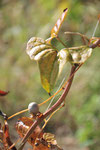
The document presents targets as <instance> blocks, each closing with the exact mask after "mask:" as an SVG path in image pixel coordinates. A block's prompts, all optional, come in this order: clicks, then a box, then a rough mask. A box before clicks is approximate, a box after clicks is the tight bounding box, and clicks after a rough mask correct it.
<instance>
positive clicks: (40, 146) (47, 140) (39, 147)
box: [34, 133, 62, 150]
mask: <svg viewBox="0 0 100 150" xmlns="http://www.w3.org/2000/svg"><path fill="white" fill-rule="evenodd" d="M34 150H62V149H61V148H60V147H59V146H58V145H57V141H56V139H55V135H54V134H51V133H44V134H43V137H42V138H37V139H36V143H35V146H34Z"/></svg>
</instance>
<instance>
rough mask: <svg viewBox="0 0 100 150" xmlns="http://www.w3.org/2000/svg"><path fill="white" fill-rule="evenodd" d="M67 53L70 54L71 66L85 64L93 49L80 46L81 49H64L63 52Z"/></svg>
mask: <svg viewBox="0 0 100 150" xmlns="http://www.w3.org/2000/svg"><path fill="white" fill-rule="evenodd" d="M64 50H65V51H66V53H68V52H69V57H67V59H68V58H69V62H70V63H71V64H80V63H84V62H85V61H86V60H87V59H88V58H89V57H90V56H91V53H92V48H89V47H88V46H80V47H72V48H67V49H66V48H64V49H63V51H64Z"/></svg>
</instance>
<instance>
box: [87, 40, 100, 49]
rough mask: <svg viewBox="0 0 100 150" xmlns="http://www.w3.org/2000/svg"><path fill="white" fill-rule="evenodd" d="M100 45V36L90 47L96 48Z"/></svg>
mask: <svg viewBox="0 0 100 150" xmlns="http://www.w3.org/2000/svg"><path fill="white" fill-rule="evenodd" d="M99 45H100V38H99V39H98V40H97V41H96V42H95V43H93V44H90V45H89V47H90V48H93V49H94V48H96V47H97V46H99Z"/></svg>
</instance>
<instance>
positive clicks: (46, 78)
mask: <svg viewBox="0 0 100 150" xmlns="http://www.w3.org/2000/svg"><path fill="white" fill-rule="evenodd" d="M27 54H28V55H29V56H30V58H31V59H33V60H36V61H37V62H38V65H39V70H40V76H41V82H42V86H43V88H44V89H45V90H46V91H47V92H48V93H49V92H50V91H51V90H52V88H53V87H54V85H55V82H56V79H57V76H58V72H59V63H58V57H57V49H55V48H53V46H52V45H51V44H48V43H47V42H46V41H45V40H43V39H42V38H36V37H33V38H31V39H30V40H29V41H28V44H27Z"/></svg>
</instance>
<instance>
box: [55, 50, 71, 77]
mask: <svg viewBox="0 0 100 150" xmlns="http://www.w3.org/2000/svg"><path fill="white" fill-rule="evenodd" d="M57 56H58V57H59V59H58V61H59V75H60V73H61V71H62V69H63V67H64V65H65V64H66V63H67V62H68V61H69V60H71V55H70V53H69V51H68V50H67V49H62V50H60V51H59V52H58V55H57Z"/></svg>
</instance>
